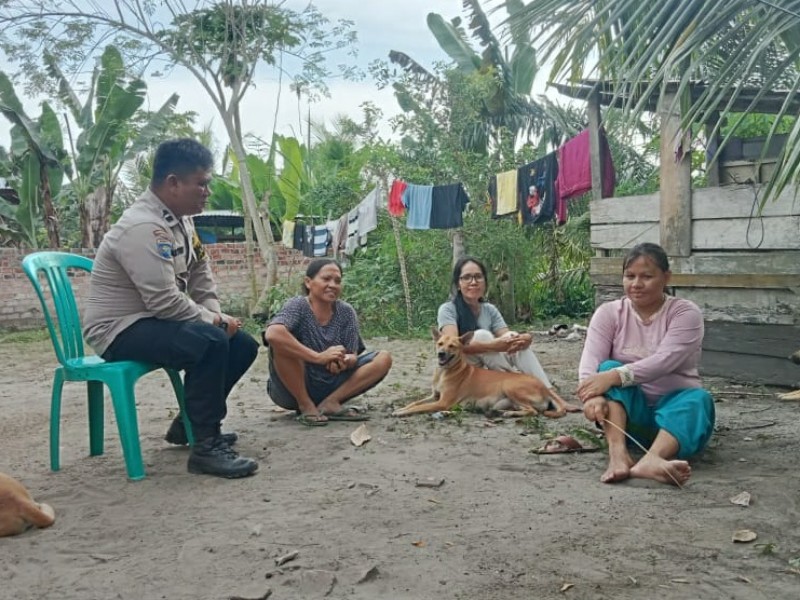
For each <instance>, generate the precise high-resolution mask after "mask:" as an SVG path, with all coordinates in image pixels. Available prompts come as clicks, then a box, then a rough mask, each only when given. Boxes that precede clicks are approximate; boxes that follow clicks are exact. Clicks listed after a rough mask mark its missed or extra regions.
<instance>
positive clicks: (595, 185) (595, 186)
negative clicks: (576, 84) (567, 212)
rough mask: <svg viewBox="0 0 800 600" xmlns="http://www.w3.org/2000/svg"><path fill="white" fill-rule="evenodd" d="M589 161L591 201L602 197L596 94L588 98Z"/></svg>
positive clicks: (597, 101)
mask: <svg viewBox="0 0 800 600" xmlns="http://www.w3.org/2000/svg"><path fill="white" fill-rule="evenodd" d="M586 110H587V112H588V113H589V157H590V158H589V160H590V161H591V163H590V164H591V168H592V200H600V199H601V198H602V197H603V155H602V149H601V146H600V99H599V97H598V95H597V92H593V93H592V94H591V95H590V96H589V105H588V106H587V109H586Z"/></svg>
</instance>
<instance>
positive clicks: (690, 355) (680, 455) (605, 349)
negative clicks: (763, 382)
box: [577, 243, 714, 486]
mask: <svg viewBox="0 0 800 600" xmlns="http://www.w3.org/2000/svg"><path fill="white" fill-rule="evenodd" d="M622 272H623V277H622V286H623V290H624V292H625V295H624V297H623V298H622V299H620V300H613V301H610V302H606V303H605V304H603V305H601V306H600V307H599V308H598V309H597V311H596V312H595V314H594V316H593V317H592V320H591V322H590V324H589V329H588V331H587V334H586V344H585V346H584V349H583V355H582V356H581V363H580V369H579V377H580V384H579V385H578V392H577V393H578V397H579V398H580V399H581V401H582V402H583V413H584V415H585V416H586V418H587V419H589V420H590V421H595V422H597V423H600V424H601V425H602V427H603V430H604V431H605V436H606V440H607V441H608V454H609V464H608V468H607V469H606V471H605V472H604V473H603V475H602V476H601V477H600V481H603V482H606V483H613V482H616V481H622V480H624V479H627V478H628V477H640V478H643V479H653V480H656V481H660V482H663V483H671V484H674V485H679V486H680V485H683V484H684V483H686V481H687V480H688V479H689V477H690V475H691V473H692V470H691V467H690V466H689V463H688V462H686V460H685V459H686V458H688V457H690V456H692V455H694V454H697V453H698V452H699V451H700V450H702V449H703V448H704V447H705V445H706V444H707V443H708V441H709V439H710V438H711V434H712V432H713V430H714V401H713V399H712V398H711V395H710V394H709V393H708V392H707V391H706V390H704V389H703V388H702V387H701V381H700V376H699V374H698V372H697V366H698V364H699V362H700V353H701V347H702V344H703V315H702V313H701V312H700V309H699V308H698V307H697V305H695V304H694V303H693V302H690V301H689V300H685V299H683V298H674V297H672V296H668V295H667V294H666V287H667V284H668V283H669V279H670V275H671V272H670V270H669V260H668V259H667V255H666V253H665V252H664V249H663V248H661V246H658V245H657V244H650V243H645V244H639V245H637V246H635V247H634V248H632V249H631V250H630V252H629V253H628V255H627V256H626V257H625V260H624V261H623V266H622ZM626 431H627V433H628V434H629V435H630V436H632V437H633V438H635V439H636V440H637V441H638V442H639V443H640V444H642V445H643V446H645V447H648V448H649V450H648V452H647V453H646V454H645V455H644V456H643V457H642V458H641V459H640V460H639V461H638V462H636V461H634V460H633V459H632V458H631V455H630V454H629V452H628V445H627V437H626V435H625V433H624V432H626Z"/></svg>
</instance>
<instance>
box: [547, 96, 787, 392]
mask: <svg viewBox="0 0 800 600" xmlns="http://www.w3.org/2000/svg"><path fill="white" fill-rule="evenodd" d="M556 87H557V88H558V89H559V90H560V91H561V92H562V93H565V94H567V95H569V96H571V97H574V98H582V99H585V100H586V101H587V102H588V103H589V127H590V143H591V151H592V159H591V160H592V187H593V192H592V193H593V200H592V203H591V243H592V247H593V248H594V249H595V257H594V258H593V259H592V264H591V277H592V281H593V283H594V284H595V290H596V302H597V303H600V302H602V301H604V300H607V299H609V298H612V297H619V296H620V295H621V293H622V259H621V257H622V256H623V255H624V254H625V252H626V250H627V249H629V248H631V247H632V246H634V245H636V244H637V243H639V242H655V243H658V244H661V246H662V247H664V249H665V250H666V251H667V254H668V255H669V257H670V263H671V268H672V272H673V275H672V280H671V284H672V290H671V292H672V293H673V294H674V295H675V296H678V297H684V298H688V299H690V300H692V301H694V302H695V303H696V304H697V305H698V306H699V307H700V308H701V309H702V310H703V313H704V315H705V325H706V335H705V341H704V344H703V359H702V363H701V370H702V372H703V373H704V374H706V375H718V376H723V377H726V378H731V379H736V380H740V381H742V382H746V383H761V384H771V385H781V386H790V387H798V386H800V368H798V367H797V365H795V364H793V363H792V362H790V361H789V360H788V356H789V354H791V353H792V352H793V351H795V350H797V349H798V348H800V196H797V194H796V192H797V190H796V189H795V188H794V187H792V188H787V189H786V190H784V192H783V193H782V194H781V195H780V197H778V198H777V200H776V201H774V202H768V203H767V204H765V205H764V207H763V210H759V205H760V200H761V193H762V190H763V186H762V182H763V181H764V180H765V178H766V177H767V176H768V175H769V174H770V173H771V169H772V168H773V167H774V164H775V159H774V157H775V156H776V155H777V151H778V150H779V148H778V147H775V146H774V144H780V138H773V147H771V148H767V149H766V151H764V140H763V138H762V139H744V140H735V141H734V142H733V143H731V144H728V145H727V146H726V148H725V149H724V151H723V152H721V153H720V157H719V159H718V160H716V161H714V163H712V164H709V165H707V166H708V181H709V186H708V187H706V188H701V189H692V185H691V153H690V152H686V153H685V154H684V155H683V156H679V155H678V156H676V152H675V150H676V141H678V140H680V141H681V142H683V143H684V148H688V145H689V139H688V138H687V137H685V136H683V137H682V136H681V133H680V121H681V119H680V114H678V113H677V112H676V111H677V110H679V109H678V108H675V107H676V106H677V105H678V103H674V102H673V99H674V91H675V90H674V89H670V88H667V90H666V91H665V94H664V97H663V98H662V100H661V102H660V103H659V102H658V94H656V95H655V96H654V97H653V98H651V99H648V108H649V109H650V110H652V111H658V112H659V113H660V117H661V163H660V186H659V187H660V191H659V192H657V193H655V194H652V195H647V196H629V197H615V198H602V197H601V192H600V190H602V181H601V177H602V169H601V168H600V164H601V157H600V142H599V134H598V128H599V125H600V106H602V105H606V106H607V105H614V104H619V103H621V102H624V101H625V99H626V98H625V96H624V94H619V93H617V94H615V93H614V89H613V87H612V86H611V85H610V84H597V82H595V81H584V82H582V83H581V84H579V85H577V86H561V85H558V86H556ZM701 92H702V89H698V88H696V89H693V90H692V94H699V93H701ZM759 96H760V98H759ZM728 100H729V98H723V99H722V102H723V103H727V101H728ZM754 100H756V101H757V102H756V105H755V106H756V108H755V109H753V106H752V103H753V101H754ZM786 101H787V97H786V94H785V93H776V92H771V93H766V94H765V93H763V92H762V91H761V90H756V89H752V90H747V89H744V90H739V91H738V93H737V95H736V97H735V100H734V101H733V102H734V110H737V108H738V110H739V111H740V112H745V111H747V110H751V111H754V112H758V113H777V112H778V108H779V107H780V105H781V104H783V103H784V102H786ZM792 102H795V103H796V104H797V107H796V108H795V110H794V113H795V114H800V99H793V100H792ZM711 129H713V126H712V127H709V128H708V130H709V131H710V130H711Z"/></svg>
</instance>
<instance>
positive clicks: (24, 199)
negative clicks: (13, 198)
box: [0, 72, 66, 248]
mask: <svg viewBox="0 0 800 600" xmlns="http://www.w3.org/2000/svg"><path fill="white" fill-rule="evenodd" d="M0 113H2V114H3V116H4V117H6V118H7V119H8V120H9V121H10V122H11V123H12V127H11V153H10V155H8V163H9V165H10V171H11V175H12V177H11V179H12V181H15V183H16V184H17V187H18V190H17V191H18V193H19V199H20V204H19V206H18V207H17V209H16V211H15V215H16V222H17V225H18V226H19V228H20V229H21V230H22V232H24V236H25V241H26V243H27V244H28V245H30V246H31V247H33V248H36V247H38V242H37V239H36V231H37V229H38V227H39V225H40V223H41V221H42V220H44V226H45V229H46V231H47V239H48V244H49V246H50V248H58V247H59V246H60V245H61V239H60V234H59V227H58V217H57V216H56V211H55V208H54V207H53V198H54V197H55V196H57V195H58V193H59V191H60V190H61V183H62V180H63V178H64V173H65V167H64V164H65V156H66V153H65V151H64V143H63V140H62V137H61V128H60V126H59V124H58V118H57V117H56V114H55V112H54V111H53V109H52V108H51V107H50V105H49V104H48V103H47V102H43V103H42V114H41V116H40V117H39V118H38V119H37V120H33V119H31V118H30V117H28V115H27V114H26V113H25V111H24V109H23V107H22V103H21V102H20V100H19V98H18V97H17V94H16V92H15V91H14V87H13V85H12V84H11V81H10V80H9V78H8V76H6V74H5V73H2V72H0ZM14 175H16V177H14ZM6 212H7V213H8V212H9V211H8V208H6Z"/></svg>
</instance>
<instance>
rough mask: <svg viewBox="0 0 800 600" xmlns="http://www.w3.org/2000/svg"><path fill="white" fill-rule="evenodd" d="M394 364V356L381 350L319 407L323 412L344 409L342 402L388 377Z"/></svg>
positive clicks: (327, 412) (330, 412)
mask: <svg viewBox="0 0 800 600" xmlns="http://www.w3.org/2000/svg"><path fill="white" fill-rule="evenodd" d="M391 366H392V356H391V354H389V353H388V352H386V351H385V350H381V351H380V352H378V353H377V354H376V355H375V358H373V359H372V360H371V361H370V362H368V363H367V364H365V365H363V366H361V367H359V368H358V369H356V370H355V372H354V373H353V374H352V375H351V376H350V377H349V378H348V379H347V381H345V382H344V383H343V384H342V385H340V386H339V387H338V388H336V389H335V390H334V391H333V392H331V394H329V395H328V396H327V397H326V398H325V399H324V400H323V401H322V402H320V403H319V406H318V409H319V411H320V412H321V413H324V414H332V413H336V412H339V411H340V410H342V404H344V403H345V402H347V401H348V400H349V399H350V398H353V397H354V396H358V395H359V394H360V393H361V392H363V391H365V390H367V389H369V388H370V387H372V386H373V385H375V384H376V383H377V382H379V381H380V380H381V379H383V378H384V377H386V374H387V373H388V372H389V369H390V368H391Z"/></svg>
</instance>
